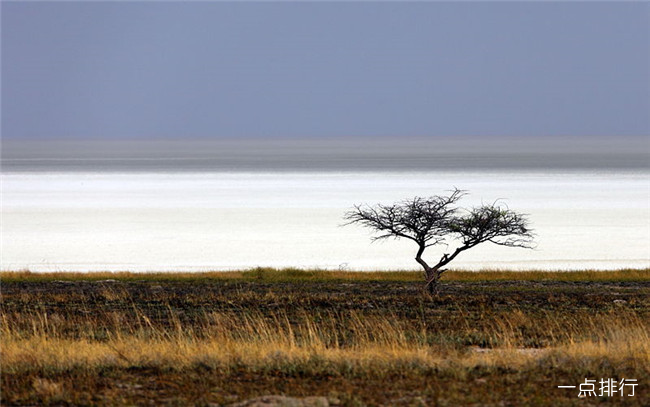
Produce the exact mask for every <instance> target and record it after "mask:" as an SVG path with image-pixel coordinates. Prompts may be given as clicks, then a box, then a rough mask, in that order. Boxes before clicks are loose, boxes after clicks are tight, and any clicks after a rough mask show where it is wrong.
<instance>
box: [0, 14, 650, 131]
mask: <svg viewBox="0 0 650 407" xmlns="http://www.w3.org/2000/svg"><path fill="white" fill-rule="evenodd" d="M1 7H2V8H1V13H2V138H3V140H5V141H7V140H18V139H36V140H58V139H65V138H68V139H69V138H72V139H128V140H148V139H160V138H166V139H181V140H182V139H196V138H203V139H226V138H236V139H243V138H269V139H273V138H283V139H305V138H306V139H309V138H336V137H338V138H341V137H343V138H355V137H359V138H368V137H370V138H372V137H422V138H430V139H435V138H437V137H440V138H442V137H479V138H490V137H501V136H503V137H513V136H517V137H525V138H531V139H535V138H544V137H556V138H557V137H601V138H602V137H605V138H612V137H621V136H627V137H629V138H632V139H633V138H636V139H637V140H644V139H645V140H647V138H648V136H650V113H649V112H650V31H649V30H650V3H647V2H638V3H635V2H625V3H614V2H604V3H592V2H552V3H545V2H535V3H525V2H495V3H491V2H488V3H449V2H431V3H427V2H409V3H397V2H382V3H375V2H371V3H368V2H333V3H328V2H309V3H296V2H266V3H257V2H244V3H233V2H113V3H105V2H44V3H39V2H6V1H3V2H2V5H1Z"/></svg>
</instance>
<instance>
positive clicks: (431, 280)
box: [415, 244, 441, 295]
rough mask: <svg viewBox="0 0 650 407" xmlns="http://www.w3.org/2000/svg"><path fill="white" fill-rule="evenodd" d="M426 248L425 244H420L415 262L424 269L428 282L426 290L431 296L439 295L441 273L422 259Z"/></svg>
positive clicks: (425, 286)
mask: <svg viewBox="0 0 650 407" xmlns="http://www.w3.org/2000/svg"><path fill="white" fill-rule="evenodd" d="M425 248H426V246H425V245H424V244H420V249H419V250H418V252H417V254H416V255H415V261H417V262H418V263H419V264H420V265H421V266H422V268H423V269H424V279H425V281H426V283H425V285H424V290H425V291H426V292H428V293H429V294H432V295H434V294H438V280H439V279H440V274H441V272H440V271H438V270H439V268H433V267H430V266H429V265H428V264H427V262H426V261H424V260H423V259H422V253H424V249H425Z"/></svg>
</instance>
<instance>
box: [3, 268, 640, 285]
mask: <svg viewBox="0 0 650 407" xmlns="http://www.w3.org/2000/svg"><path fill="white" fill-rule="evenodd" d="M422 279H423V276H422V272H420V271H329V270H303V269H294V268H288V269H274V268H269V267H257V268H254V269H250V270H239V271H211V272H174V273H170V272H153V271H152V272H127V271H124V272H110V271H104V272H87V273H86V272H84V273H80V272H31V271H28V270H24V271H1V272H0V281H7V282H10V281H99V280H118V281H201V280H242V281H328V280H332V281H421V280H422ZM443 279H444V280H445V281H650V269H620V270H604V271H603V270H578V271H541V270H526V271H512V270H482V271H463V270H450V271H448V272H447V273H445V274H444V277H443Z"/></svg>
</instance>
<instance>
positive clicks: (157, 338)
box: [0, 268, 650, 406]
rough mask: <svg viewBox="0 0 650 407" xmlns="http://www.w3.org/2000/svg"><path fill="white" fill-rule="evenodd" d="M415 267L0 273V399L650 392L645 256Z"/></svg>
mask: <svg viewBox="0 0 650 407" xmlns="http://www.w3.org/2000/svg"><path fill="white" fill-rule="evenodd" d="M422 278H423V277H422V275H421V273H418V272H408V271H396V272H344V271H322V270H311V271H309V270H307V271H305V270H298V269H284V270H274V269H268V268H257V269H254V270H247V271H233V272H210V273H127V272H125V273H109V272H105V273H63V272H60V273H32V272H28V271H25V272H1V273H0V294H1V303H0V335H1V337H0V358H1V359H0V369H1V371H0V404H1V405H2V406H5V405H6V406H11V405H169V406H184V405H196V406H218V405H219V406H220V405H237V403H239V405H246V403H247V402H248V401H250V400H251V399H254V398H256V397H260V396H268V395H284V396H290V397H295V398H296V399H283V400H284V402H285V403H294V404H292V405H296V406H298V405H304V406H307V405H313V406H316V405H319V406H328V405H331V406H337V405H340V406H365V405H370V406H380V405H382V406H526V405H535V406H537V405H539V406H565V405H566V406H587V405H631V406H648V405H650V270H648V269H646V270H616V271H572V272H544V271H516V272H515V271H499V270H492V271H482V272H463V271H450V272H448V273H446V274H445V275H444V277H443V282H442V286H441V289H440V293H439V295H437V296H429V295H427V294H424V293H423V292H422V285H423V282H422ZM585 378H589V379H596V380H598V381H599V380H600V379H608V378H613V379H616V380H617V381H618V380H621V379H636V380H637V382H636V383H637V386H635V387H634V392H635V395H634V396H628V395H627V394H629V393H630V391H631V390H632V389H631V388H630V387H628V388H626V389H624V395H621V394H620V393H616V394H614V395H612V396H606V395H603V396H600V395H597V396H591V395H590V396H588V397H583V398H579V397H578V390H577V389H560V388H558V387H557V386H558V385H576V386H577V385H579V384H580V383H582V382H584V380H585ZM597 387H598V386H597ZM596 390H598V388H596ZM305 397H312V398H310V399H305ZM301 403H302V404H301ZM287 405H289V404H287Z"/></svg>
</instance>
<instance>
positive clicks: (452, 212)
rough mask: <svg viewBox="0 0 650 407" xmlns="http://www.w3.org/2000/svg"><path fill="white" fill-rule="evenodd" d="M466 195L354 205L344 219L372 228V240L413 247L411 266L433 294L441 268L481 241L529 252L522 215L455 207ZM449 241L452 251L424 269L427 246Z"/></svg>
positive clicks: (504, 210) (487, 207)
mask: <svg viewBox="0 0 650 407" xmlns="http://www.w3.org/2000/svg"><path fill="white" fill-rule="evenodd" d="M465 194H466V193H465V191H462V190H459V189H454V190H453V191H452V192H451V194H450V195H448V196H432V197H429V198H421V197H415V198H412V199H409V200H404V201H401V202H397V203H394V204H392V205H381V204H378V205H375V206H370V205H355V206H354V207H353V209H351V210H350V211H348V212H346V214H345V220H347V221H348V222H347V223H346V225H349V224H360V225H362V226H366V227H369V228H371V229H374V230H375V231H377V232H378V235H377V236H375V237H373V241H374V240H381V239H387V238H390V237H392V238H397V239H399V238H404V239H409V240H413V241H414V242H415V243H417V245H418V251H417V254H416V255H415V261H417V262H418V263H419V264H420V265H421V266H422V268H423V269H424V276H425V278H426V285H425V290H427V291H428V292H430V293H436V292H437V291H438V281H439V280H440V276H442V274H443V273H444V272H445V271H447V270H446V269H445V268H444V267H445V266H446V265H447V264H449V263H450V262H451V261H452V260H454V259H455V258H456V256H458V255H459V254H460V253H462V252H464V251H465V250H468V249H471V248H472V247H474V246H476V245H478V244H481V243H484V242H492V243H495V244H498V245H501V246H508V247H525V248H531V247H532V240H533V234H532V231H531V230H530V229H529V228H528V219H527V218H526V216H525V215H523V214H520V213H517V212H515V211H512V210H510V209H508V208H507V207H505V205H500V204H499V203H498V202H494V203H492V204H489V205H482V206H479V207H474V208H471V209H464V210H463V209H461V208H459V207H458V206H457V205H456V204H457V202H458V201H459V200H460V199H461V198H462V197H463V196H465ZM452 242H456V247H455V249H454V250H453V251H450V252H448V253H445V254H443V255H442V257H441V258H440V260H438V262H437V263H436V264H435V265H433V266H429V264H428V263H427V262H426V261H424V259H423V258H422V254H423V253H424V251H425V249H426V248H427V247H430V246H436V245H443V246H446V247H447V248H449V247H450V245H451V243H452Z"/></svg>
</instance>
